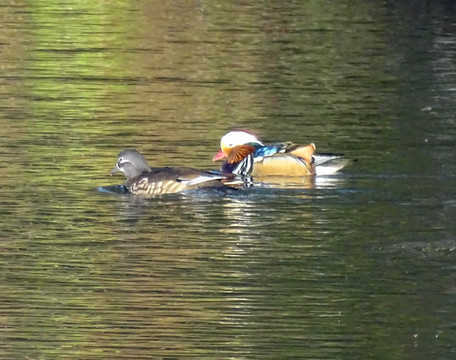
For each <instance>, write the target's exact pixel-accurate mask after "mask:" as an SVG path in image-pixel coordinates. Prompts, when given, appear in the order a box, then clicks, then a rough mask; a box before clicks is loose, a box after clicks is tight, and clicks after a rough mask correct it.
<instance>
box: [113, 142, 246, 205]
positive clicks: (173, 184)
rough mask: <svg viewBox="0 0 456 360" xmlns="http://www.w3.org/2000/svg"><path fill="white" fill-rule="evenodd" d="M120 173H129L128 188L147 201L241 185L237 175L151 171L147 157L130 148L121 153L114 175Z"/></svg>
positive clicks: (186, 170) (168, 169)
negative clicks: (203, 189)
mask: <svg viewBox="0 0 456 360" xmlns="http://www.w3.org/2000/svg"><path fill="white" fill-rule="evenodd" d="M118 172H123V173H124V174H125V176H126V178H127V182H126V184H125V187H126V188H127V189H128V191H129V192H130V193H132V194H134V195H138V196H141V197H144V198H152V197H155V196H157V195H162V194H171V193H178V192H181V191H185V190H192V189H200V188H208V187H225V188H228V187H236V186H237V185H239V182H236V181H235V179H234V178H233V176H231V177H230V176H227V175H222V174H212V173H208V172H206V171H202V170H197V169H192V168H188V167H161V168H151V167H149V165H148V164H147V161H146V159H145V158H144V156H143V155H142V154H141V153H140V152H139V151H137V150H135V149H126V150H123V151H122V152H120V153H119V155H118V156H117V162H116V166H115V167H114V169H112V170H111V175H114V174H116V173H118Z"/></svg>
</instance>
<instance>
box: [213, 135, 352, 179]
mask: <svg viewBox="0 0 456 360" xmlns="http://www.w3.org/2000/svg"><path fill="white" fill-rule="evenodd" d="M220 148H221V150H220V151H219V152H218V153H217V154H216V155H215V156H214V158H213V160H214V161H217V160H221V159H225V158H226V161H225V163H224V164H223V165H222V172H229V171H226V170H229V169H233V171H232V172H233V173H235V174H240V175H251V176H253V177H262V176H307V175H329V174H333V173H335V172H337V171H338V170H340V169H342V168H343V167H345V166H346V165H348V164H349V163H351V162H352V161H351V160H348V159H345V158H344V157H343V156H342V155H341V154H319V155H315V154H314V151H315V149H316V146H315V144H313V143H311V144H308V145H297V144H293V143H291V142H284V143H273V144H268V145H264V144H263V143H262V142H261V141H260V140H259V139H258V138H257V137H256V136H255V135H253V134H252V133H250V132H248V131H242V130H239V131H230V132H228V133H227V134H225V135H224V136H223V137H222V139H221V140H220ZM224 170H225V171H224Z"/></svg>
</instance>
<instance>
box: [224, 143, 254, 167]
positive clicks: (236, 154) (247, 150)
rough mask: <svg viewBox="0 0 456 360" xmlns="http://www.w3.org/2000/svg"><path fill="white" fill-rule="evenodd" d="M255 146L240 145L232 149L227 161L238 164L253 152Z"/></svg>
mask: <svg viewBox="0 0 456 360" xmlns="http://www.w3.org/2000/svg"><path fill="white" fill-rule="evenodd" d="M254 151H255V147H254V146H252V145H238V146H235V147H234V148H233V149H231V151H230V153H229V155H228V157H227V158H226V162H227V163H229V164H236V163H239V162H241V161H242V160H244V159H245V158H246V157H247V156H249V155H250V154H253V152H254Z"/></svg>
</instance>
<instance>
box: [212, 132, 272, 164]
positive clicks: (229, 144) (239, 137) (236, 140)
mask: <svg viewBox="0 0 456 360" xmlns="http://www.w3.org/2000/svg"><path fill="white" fill-rule="evenodd" d="M247 144H248V145H252V146H255V147H257V146H263V143H262V142H261V141H260V140H259V139H258V138H257V137H256V136H255V135H253V134H252V133H249V132H248V131H244V130H236V131H230V132H228V133H226V134H225V135H223V136H222V138H221V140H220V151H219V152H218V153H217V154H216V155H215V156H214V158H213V159H212V160H213V161H217V160H221V159H224V158H226V157H228V155H229V154H230V153H231V151H232V150H233V149H234V148H236V147H237V146H239V145H247Z"/></svg>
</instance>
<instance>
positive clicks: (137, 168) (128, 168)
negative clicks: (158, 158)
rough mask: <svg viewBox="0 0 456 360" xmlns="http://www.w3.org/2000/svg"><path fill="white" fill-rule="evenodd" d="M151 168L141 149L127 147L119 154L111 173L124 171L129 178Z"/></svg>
mask: <svg viewBox="0 0 456 360" xmlns="http://www.w3.org/2000/svg"><path fill="white" fill-rule="evenodd" d="M149 170H150V167H149V165H148V164H147V161H146V159H145V158H144V156H143V155H142V154H141V153H140V152H139V151H137V150H135V149H126V150H123V151H121V152H120V153H119V155H118V156H117V162H116V166H115V167H114V169H112V170H111V175H114V174H117V173H118V172H123V173H124V174H125V176H126V177H127V179H133V178H135V177H137V176H139V175H141V174H142V173H143V172H145V171H149Z"/></svg>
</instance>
